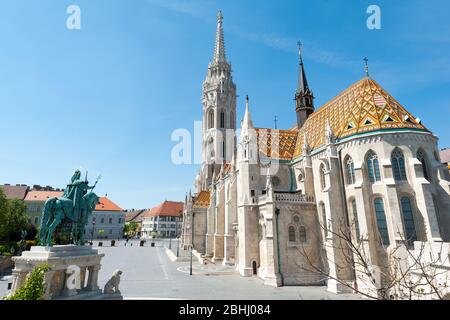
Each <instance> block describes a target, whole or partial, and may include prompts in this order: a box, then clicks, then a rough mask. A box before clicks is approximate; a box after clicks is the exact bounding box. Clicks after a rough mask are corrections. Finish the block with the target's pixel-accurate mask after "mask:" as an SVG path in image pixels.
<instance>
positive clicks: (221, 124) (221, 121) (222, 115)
mask: <svg viewBox="0 0 450 320" xmlns="http://www.w3.org/2000/svg"><path fill="white" fill-rule="evenodd" d="M220 127H221V128H225V112H223V111H221V112H220Z"/></svg>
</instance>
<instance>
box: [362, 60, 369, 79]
mask: <svg viewBox="0 0 450 320" xmlns="http://www.w3.org/2000/svg"><path fill="white" fill-rule="evenodd" d="M363 60H364V64H365V67H364V71H365V72H366V77H367V78H369V59H367V57H365V58H364V59H363Z"/></svg>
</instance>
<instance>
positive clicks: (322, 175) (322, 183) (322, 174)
mask: <svg viewBox="0 0 450 320" xmlns="http://www.w3.org/2000/svg"><path fill="white" fill-rule="evenodd" d="M319 171H320V186H321V187H322V190H323V189H325V187H326V186H327V185H326V181H325V165H324V164H323V163H322V164H321V165H320V168H319Z"/></svg>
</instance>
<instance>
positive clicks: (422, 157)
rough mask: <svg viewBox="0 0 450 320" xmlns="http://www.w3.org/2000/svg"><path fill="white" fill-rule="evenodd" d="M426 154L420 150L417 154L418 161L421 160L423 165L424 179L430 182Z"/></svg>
mask: <svg viewBox="0 0 450 320" xmlns="http://www.w3.org/2000/svg"><path fill="white" fill-rule="evenodd" d="M425 158H426V157H425V152H423V151H422V150H419V151H418V152H417V159H419V161H420V162H421V163H422V170H423V177H424V178H425V179H427V180H429V177H428V169H427V163H426V160H425Z"/></svg>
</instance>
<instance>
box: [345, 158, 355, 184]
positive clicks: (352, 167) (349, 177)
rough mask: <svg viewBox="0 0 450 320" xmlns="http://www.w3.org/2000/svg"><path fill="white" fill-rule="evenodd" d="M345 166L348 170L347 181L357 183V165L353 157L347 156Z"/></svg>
mask: <svg viewBox="0 0 450 320" xmlns="http://www.w3.org/2000/svg"><path fill="white" fill-rule="evenodd" d="M345 167H346V171H347V183H348V184H354V183H355V165H354V163H353V159H352V158H351V157H348V158H347V161H345Z"/></svg>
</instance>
